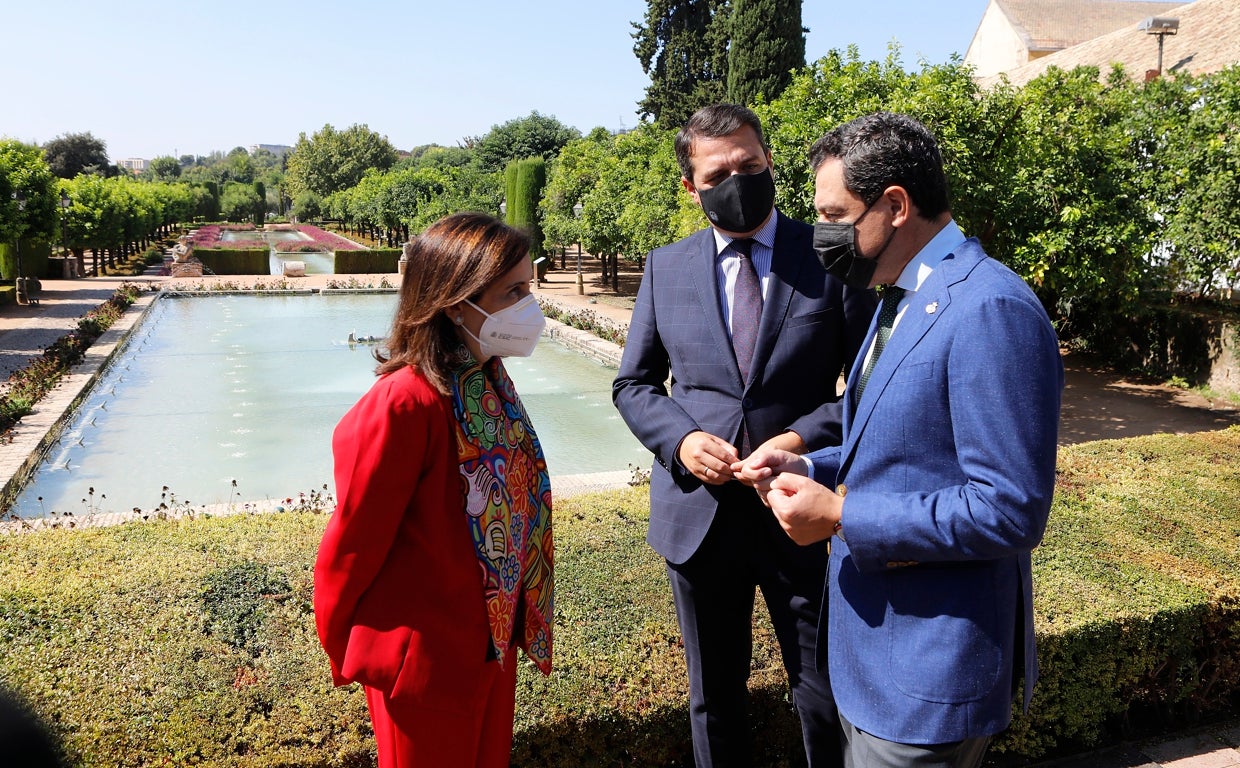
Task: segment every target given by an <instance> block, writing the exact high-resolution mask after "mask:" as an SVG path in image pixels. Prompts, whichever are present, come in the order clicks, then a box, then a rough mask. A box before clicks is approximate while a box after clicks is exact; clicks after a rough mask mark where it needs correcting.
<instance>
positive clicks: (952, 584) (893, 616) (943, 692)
mask: <svg viewBox="0 0 1240 768" xmlns="http://www.w3.org/2000/svg"><path fill="white" fill-rule="evenodd" d="M890 587H891V589H890V592H889V593H888V595H889V605H888V609H887V610H888V619H889V621H890V626H891V631H890V633H889V634H888V640H889V642H890V646H889V650H888V653H889V659H888V663H889V665H890V669H891V676H892V681H893V682H894V683H895V685H896V687H897V688H899V689H900V691H902V692H903V693H905V694H907V695H908V696H912V697H914V698H918V699H921V700H923V701H933V702H938V703H944V704H960V703H964V702H968V701H977V700H979V699H982V698H984V697H985V696H986V695H988V694H989V693H990V692H991V691H992V690H994V687H995V686H996V685H997V684H998V682H999V677H1000V671H1001V669H1002V666H1003V653H1002V644H1003V634H1002V633H1003V632H1006V633H1007V635H1008V636H1009V637H1010V636H1011V634H1012V632H1013V630H1012V627H1010V626H1009V627H1006V628H1001V627H1000V626H998V624H999V622H998V618H997V617H998V613H999V612H998V611H997V609H996V605H995V601H996V600H997V599H999V596H998V595H997V594H996V590H995V585H994V577H993V573H991V572H990V570H989V568H987V567H986V566H985V565H981V564H979V565H977V566H976V567H972V566H968V565H966V566H963V567H960V568H953V569H938V568H933V567H929V568H925V567H912V568H909V569H907V570H906V571H905V572H902V573H900V574H898V575H896V574H892V580H891V582H890Z"/></svg>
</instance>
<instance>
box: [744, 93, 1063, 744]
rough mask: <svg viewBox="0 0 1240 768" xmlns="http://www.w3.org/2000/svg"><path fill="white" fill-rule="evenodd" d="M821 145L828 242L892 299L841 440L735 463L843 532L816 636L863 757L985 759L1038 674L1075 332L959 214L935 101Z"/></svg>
mask: <svg viewBox="0 0 1240 768" xmlns="http://www.w3.org/2000/svg"><path fill="white" fill-rule="evenodd" d="M810 161H811V163H812V165H813V167H814V170H815V195H814V206H815V207H816V208H817V210H818V215H819V223H818V224H817V225H816V227H815V232H814V245H815V250H817V252H818V253H819V256H820V258H821V259H822V260H823V262H824V264H825V265H826V266H827V268H828V271H830V272H832V274H838V275H840V276H842V277H843V278H844V279H845V280H847V281H848V282H849V283H850V284H851V285H857V286H862V285H869V286H877V285H882V286H887V287H886V288H885V290H884V291H883V305H882V308H881V309H880V311H879V314H878V316H877V317H876V318H875V322H874V324H873V326H872V327H871V329H870V334H869V335H868V336H867V340H866V342H865V345H864V347H863V349H864V350H865V351H864V353H863V358H862V361H861V362H859V363H858V365H857V366H855V368H854V370H853V372H852V374H851V376H850V377H849V380H848V388H847V391H846V392H845V395H844V400H845V407H844V442H843V445H841V446H839V447H836V448H828V449H826V450H823V451H818V452H816V453H812V454H810V455H809V456H808V457H798V456H793V455H792V454H790V453H787V452H783V451H761V452H757V453H755V455H753V456H751V457H750V458H749V460H748V461H746V462H745V463H744V464H743V465H742V464H740V463H738V464H737V465H735V466H734V467H733V470H734V471H735V472H737V473H738V474H740V475H741V476H742V478H744V479H745V480H747V481H750V482H754V483H757V484H758V487H759V488H760V489H762V490H764V491H765V494H766V495H765V498H766V501H767V502H768V503H769V505H770V507H771V509H772V510H773V512H774V513H775V515H776V516H777V517H778V519H779V521H780V523H781V525H783V527H784V529H785V530H786V531H787V532H788V534H789V536H790V537H791V538H792V539H793V540H794V541H797V542H798V543H801V544H815V543H816V544H815V545H816V546H820V547H823V548H826V547H827V546H830V548H831V559H830V566H829V572H830V573H829V577H828V579H827V584H828V586H827V592H828V606H829V614H828V618H827V619H826V620H825V621H824V623H823V626H822V628H821V629H820V630H819V643H820V648H819V651H820V663H821V664H825V665H826V666H827V668H828V669H829V673H830V680H831V687H832V690H833V692H834V694H835V700H836V703H837V704H838V706H839V714H840V719H841V722H842V725H843V729H844V740H845V765H847V766H849V767H850V768H863V767H864V768H897V767H904V766H919V767H922V766H942V767H943V768H948V767H949V766H950V767H951V768H969V767H971V766H977V765H979V764H980V763H981V760H982V757H983V755H984V753H985V750H986V747H987V744H988V742H989V739H990V737H991V736H993V735H994V734H996V733H999V732H1000V731H1002V730H1003V729H1005V728H1006V727H1007V726H1008V723H1009V721H1010V719H1011V711H1012V699H1013V696H1014V695H1015V691H1016V690H1017V684H1018V683H1019V681H1020V679H1021V678H1022V677H1023V679H1024V681H1025V691H1024V694H1025V695H1024V705H1025V707H1026V708H1027V707H1028V705H1029V697H1030V695H1031V692H1032V687H1033V684H1034V682H1035V680H1036V677H1037V660H1036V655H1035V649H1034V642H1033V580H1032V576H1031V567H1030V551H1031V550H1032V549H1033V548H1034V547H1035V546H1037V544H1038V543H1039V542H1040V541H1041V539H1042V533H1043V530H1044V529H1045V526H1046V519H1047V514H1048V512H1049V510H1050V505H1051V495H1052V492H1053V490H1054V486H1055V452H1056V437H1057V429H1058V423H1059V404H1060V395H1061V392H1062V390H1063V365H1062V362H1061V360H1060V357H1059V349H1058V342H1057V340H1056V338H1055V332H1054V330H1053V329H1052V327H1051V323H1050V320H1049V319H1048V318H1047V315H1046V312H1045V311H1044V309H1043V308H1042V305H1041V304H1040V303H1039V302H1038V299H1037V297H1035V296H1034V294H1033V292H1032V291H1031V290H1030V289H1029V287H1028V286H1027V285H1026V284H1025V283H1024V281H1022V280H1021V279H1020V278H1019V277H1018V276H1017V275H1016V274H1014V273H1013V272H1012V271H1011V270H1009V269H1008V268H1007V267H1005V266H1003V265H1002V264H1000V263H998V262H997V261H994V260H993V259H991V258H989V257H987V256H986V254H985V253H984V252H983V251H982V248H981V246H980V245H979V244H978V242H977V241H976V240H972V239H965V236H964V235H963V234H962V233H961V231H960V229H959V228H958V227H957V226H956V224H955V222H954V221H953V220H952V216H951V212H950V210H949V208H948V197H947V184H946V180H945V178H944V174H943V167H942V159H941V158H940V155H939V151H938V148H937V145H936V143H935V141H934V138H933V137H932V136H931V134H930V132H929V131H928V130H926V128H925V127H924V126H922V125H921V124H920V123H918V122H916V121H915V120H912V119H911V118H908V117H905V116H902V115H893V114H890V113H878V114H874V115H869V116H867V117H863V118H859V119H857V120H854V121H853V122H850V123H847V124H845V125H843V126H841V127H839V128H836V129H835V130H834V131H832V132H830V133H829V134H827V135H826V136H824V137H823V138H822V139H820V140H819V141H818V142H817V143H816V144H815V145H814V146H813V148H812V149H811V151H810ZM805 459H808V461H806V460H805ZM807 473H809V474H811V475H812V477H813V478H814V479H812V480H811V479H810V478H808V477H804V476H803V475H805V474H807ZM773 474H774V477H773V479H772V475H773ZM824 540H826V541H827V542H828V543H827V544H823V543H822V542H823V541H824Z"/></svg>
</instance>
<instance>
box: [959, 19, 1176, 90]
mask: <svg viewBox="0 0 1240 768" xmlns="http://www.w3.org/2000/svg"><path fill="white" fill-rule="evenodd" d="M1182 5H1184V2H1183V0H1180V1H1179V2H1144V1H1141V0H990V3H989V4H988V5H987V6H986V11H985V12H984V13H983V14H982V21H981V23H980V24H978V26H977V31H976V32H974V33H973V41H972V42H971V43H970V44H969V50H968V52H967V53H965V56H964V62H965V63H966V64H970V65H972V66H973V68H974V73H975V76H976V77H978V78H979V79H980V78H986V77H990V76H992V75H997V74H999V73H1001V72H1010V71H1011V70H1014V69H1016V68H1017V67H1020V66H1022V65H1025V64H1028V63H1029V62H1031V61H1035V60H1037V59H1041V58H1042V57H1044V56H1049V55H1051V54H1053V53H1056V52H1058V51H1062V50H1064V49H1066V48H1071V47H1073V46H1075V45H1078V44H1080V43H1084V42H1085V41H1087V40H1093V39H1094V38H1097V37H1100V36H1102V35H1105V34H1107V33H1108V32H1114V31H1116V30H1118V29H1128V28H1132V29H1136V26H1137V23H1138V22H1140V21H1141V20H1142V19H1144V18H1147V17H1149V16H1166V15H1171V14H1170V12H1171V11H1172V10H1174V9H1176V8H1179V7H1181V6H1182Z"/></svg>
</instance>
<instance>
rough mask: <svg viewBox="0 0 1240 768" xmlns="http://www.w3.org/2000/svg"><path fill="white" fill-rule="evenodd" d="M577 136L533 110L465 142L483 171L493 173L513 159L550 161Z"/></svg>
mask: <svg viewBox="0 0 1240 768" xmlns="http://www.w3.org/2000/svg"><path fill="white" fill-rule="evenodd" d="M579 136H581V132H580V131H578V130H577V129H576V128H573V127H570V126H567V125H565V124H564V123H561V122H560V121H559V120H557V119H556V118H555V117H554V116H552V115H541V114H539V113H538V112H537V111H534V112H530V113H529V115H527V116H525V117H518V118H515V119H512V120H509V121H508V122H506V123H504V124H503V125H493V126H491V130H490V131H489V132H488V133H487V134H486V135H485V136H483V137H481V138H478V139H470V140H468V142H469V143H470V144H471V145H472V147H471V148H472V151H473V153H474V156H475V157H476V158H477V162H478V164H479V166H480V167H481V168H482V170H483V171H486V172H488V173H495V172H498V171H501V170H503V168H504V166H506V165H507V164H508V163H509V162H511V161H513V160H520V159H523V158H526V157H535V156H538V157H542V158H544V159H546V160H550V159H551V158H552V157H555V155H556V153H558V152H559V151H560V148H561V147H563V146H564V145H565V144H567V143H568V142H570V141H572V140H573V139H575V138H578V137H579Z"/></svg>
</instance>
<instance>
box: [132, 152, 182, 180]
mask: <svg viewBox="0 0 1240 768" xmlns="http://www.w3.org/2000/svg"><path fill="white" fill-rule="evenodd" d="M180 175H181V164H180V163H179V162H178V161H177V159H176V158H175V157H173V156H172V155H161V156H160V157H157V158H155V159H153V160H151V162H149V163H147V165H146V170H145V171H143V172H142V177H143V178H146V179H150V180H152V181H172V180H173V179H176V178H179V177H180Z"/></svg>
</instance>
